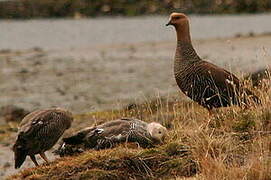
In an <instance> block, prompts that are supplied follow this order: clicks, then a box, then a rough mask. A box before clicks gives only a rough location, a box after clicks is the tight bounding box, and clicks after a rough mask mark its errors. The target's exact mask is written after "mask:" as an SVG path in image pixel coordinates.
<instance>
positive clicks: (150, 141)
mask: <svg viewBox="0 0 271 180" xmlns="http://www.w3.org/2000/svg"><path fill="white" fill-rule="evenodd" d="M166 133H167V130H166V128H165V127H163V126H162V125H161V124H159V123H156V122H152V123H146V122H144V121H141V120H139V119H134V118H123V119H117V120H113V121H109V122H106V123H104V124H100V125H98V126H95V127H89V128H86V129H83V130H81V131H79V132H78V133H76V134H75V135H72V136H70V137H67V138H63V141H64V144H63V145H62V146H61V147H60V148H59V150H58V151H56V154H59V155H61V156H64V155H71V154H73V153H74V152H78V150H77V148H76V147H75V148H73V147H74V146H69V145H77V147H80V148H81V147H82V148H83V149H96V150H99V149H105V148H112V147H114V146H115V145H116V144H120V143H125V142H136V143H138V144H139V145H140V146H141V147H151V146H153V145H155V144H159V143H161V142H162V141H163V139H164V137H165V135H166Z"/></svg>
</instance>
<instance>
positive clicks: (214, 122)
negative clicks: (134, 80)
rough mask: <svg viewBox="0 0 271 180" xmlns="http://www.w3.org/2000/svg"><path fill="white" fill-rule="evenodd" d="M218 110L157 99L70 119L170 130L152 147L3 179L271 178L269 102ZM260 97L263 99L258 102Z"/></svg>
mask: <svg viewBox="0 0 271 180" xmlns="http://www.w3.org/2000/svg"><path fill="white" fill-rule="evenodd" d="M257 94H258V95H260V96H261V97H262V99H263V105H262V106H258V107H251V108H250V109H242V108H239V107H229V108H221V109H219V110H218V111H217V112H216V113H215V115H214V116H212V117H210V116H209V115H208V113H207V110H205V109H203V108H202V107H200V106H198V105H197V104H195V103H192V102H182V101H180V100H176V101H174V100H173V101H168V100H167V99H163V98H159V99H157V100H154V101H151V102H146V103H144V104H141V105H136V104H131V105H129V106H127V107H126V108H124V109H122V110H113V111H106V112H95V113H86V114H81V115H76V116H75V122H74V130H77V129H78V128H80V127H86V126H87V125H89V124H92V123H97V124H99V123H102V122H105V121H108V120H111V119H116V118H119V117H137V118H140V119H143V120H145V121H148V122H151V121H158V122H160V123H162V124H163V125H165V126H167V127H168V129H169V135H168V136H167V138H166V141H165V143H164V144H163V145H161V146H157V147H155V148H151V149H142V148H139V147H138V146H137V145H136V144H123V145H119V146H117V147H116V148H113V149H107V150H100V151H94V150H89V151H87V152H84V153H81V154H77V155H74V156H69V157H64V158H59V159H57V160H56V161H54V162H51V163H50V164H49V165H42V166H40V167H36V168H29V169H25V170H22V171H21V172H19V173H18V174H16V175H13V176H10V177H9V178H8V179H128V178H130V179H158V178H162V179H170V178H180V179H181V178H184V177H193V179H206V180H207V179H214V180H216V179H217V180H218V179H248V180H250V179H251V180H252V179H260V180H267V179H271V159H270V155H271V141H270V139H271V115H270V114H271V110H270V107H271V103H270V101H269V98H270V95H268V93H267V91H265V92H260V91H259V92H258V93H257ZM263 97H264V98H263Z"/></svg>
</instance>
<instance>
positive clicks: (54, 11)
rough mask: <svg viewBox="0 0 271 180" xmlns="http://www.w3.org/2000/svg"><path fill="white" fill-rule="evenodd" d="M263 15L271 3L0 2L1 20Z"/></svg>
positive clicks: (255, 0)
mask: <svg viewBox="0 0 271 180" xmlns="http://www.w3.org/2000/svg"><path fill="white" fill-rule="evenodd" d="M173 11H179V12H184V13H197V14H198V13H200V14H213V13H217V14H221V13H262V12H270V11H271V2H270V0H238V1H233V0H227V1H221V0H191V1H187V0H159V1H150V0H147V1H146V0H126V1H125V0H15V1H6V2H5V1H4V2H0V18H33V17H34V18H41V17H42V18H48V17H74V16H75V17H81V16H87V17H89V16H90V17H93V16H105V15H123V16H135V15H148V14H169V13H171V12H173Z"/></svg>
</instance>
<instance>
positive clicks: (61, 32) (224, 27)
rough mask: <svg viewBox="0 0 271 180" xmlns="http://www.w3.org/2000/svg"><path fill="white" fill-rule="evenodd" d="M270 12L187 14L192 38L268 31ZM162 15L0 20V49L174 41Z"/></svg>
mask: <svg viewBox="0 0 271 180" xmlns="http://www.w3.org/2000/svg"><path fill="white" fill-rule="evenodd" d="M270 19H271V14H260V15H223V16H209V15H208V16H195V15H192V16H191V33H192V37H193V38H194V39H206V38H217V37H231V36H234V35H236V34H239V33H241V34H247V33H250V32H253V33H255V34H259V33H264V32H270V31H271V23H270ZM167 21H168V17H166V16H153V17H152V16H148V17H134V18H122V17H117V18H95V19H92V18H89V19H80V20H74V19H52V20H48V19H47V20H46V19H38V20H24V21H23V20H1V21H0V37H1V41H0V49H29V48H33V47H40V48H43V49H63V48H64V49H66V48H78V47H89V46H92V45H101V44H119V43H137V42H161V41H173V40H175V36H174V35H173V33H175V32H174V31H173V30H172V28H169V27H166V26H165V24H166V23H167Z"/></svg>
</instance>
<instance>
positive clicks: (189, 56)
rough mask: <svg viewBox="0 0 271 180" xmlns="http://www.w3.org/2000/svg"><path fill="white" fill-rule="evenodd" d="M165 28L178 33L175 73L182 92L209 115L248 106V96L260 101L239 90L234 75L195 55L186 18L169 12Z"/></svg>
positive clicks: (237, 81)
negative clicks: (228, 108)
mask: <svg viewBox="0 0 271 180" xmlns="http://www.w3.org/2000/svg"><path fill="white" fill-rule="evenodd" d="M167 25H173V26H174V27H175V29H176V33H177V48H176V54H175V61H174V74H175V79H176V82H177V84H178V86H179V88H180V89H181V90H182V92H183V93H185V94H186V95H187V96H188V97H190V98H191V99H192V100H194V101H196V102H198V103H199V104H200V105H202V106H203V107H205V108H207V109H208V110H209V112H210V110H211V109H213V108H219V107H225V106H230V105H241V104H243V103H244V104H247V103H248V97H249V96H251V97H252V99H253V100H254V101H256V102H259V99H258V97H257V96H255V95H254V94H253V93H252V92H251V91H249V90H248V89H245V88H243V87H242V85H241V84H240V82H239V79H238V78H237V77H236V76H235V75H234V74H232V73H230V72H228V71H226V70H225V69H222V68H220V67H218V66H216V65H214V64H212V63H209V62H207V61H203V60H202V59H201V58H200V57H199V56H198V54H197V53H196V51H195V50H194V48H193V46H192V43H191V37H190V31H189V21H188V18H187V16H186V15H184V14H182V13H172V14H171V15H170V21H169V23H168V24H167Z"/></svg>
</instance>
